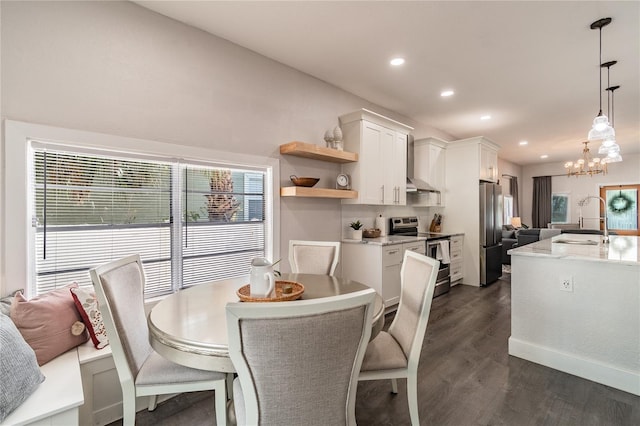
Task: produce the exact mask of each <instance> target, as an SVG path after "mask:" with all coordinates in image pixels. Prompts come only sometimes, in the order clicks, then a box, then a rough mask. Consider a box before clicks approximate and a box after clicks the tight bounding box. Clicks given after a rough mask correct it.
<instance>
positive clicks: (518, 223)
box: [511, 217, 522, 228]
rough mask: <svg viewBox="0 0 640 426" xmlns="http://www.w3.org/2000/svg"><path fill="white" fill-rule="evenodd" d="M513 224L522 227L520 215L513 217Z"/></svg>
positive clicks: (515, 226)
mask: <svg viewBox="0 0 640 426" xmlns="http://www.w3.org/2000/svg"><path fill="white" fill-rule="evenodd" d="M511 225H512V226H513V227H514V228H522V220H520V218H519V217H512V218H511Z"/></svg>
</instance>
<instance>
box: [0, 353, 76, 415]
mask: <svg viewBox="0 0 640 426" xmlns="http://www.w3.org/2000/svg"><path fill="white" fill-rule="evenodd" d="M40 370H41V371H42V373H43V374H44V375H45V377H46V379H45V381H44V382H42V383H41V384H40V386H38V389H36V391H35V392H34V393H33V394H31V396H29V398H27V400H26V401H24V402H23V403H22V405H20V406H19V407H18V408H16V409H15V410H14V411H13V412H12V413H11V414H9V415H8V416H7V417H6V418H5V419H4V421H3V422H2V423H0V426H6V425H12V426H19V425H32V426H36V425H37V426H40V425H42V426H44V425H65V426H72V425H78V424H80V423H79V408H80V406H81V405H82V404H83V402H84V394H83V391H82V378H81V373H80V363H79V362H78V351H77V350H76V349H72V350H70V351H67V352H65V353H64V354H62V355H60V356H58V357H56V358H54V359H53V360H51V361H49V362H48V363H46V364H44V365H43V366H41V367H40Z"/></svg>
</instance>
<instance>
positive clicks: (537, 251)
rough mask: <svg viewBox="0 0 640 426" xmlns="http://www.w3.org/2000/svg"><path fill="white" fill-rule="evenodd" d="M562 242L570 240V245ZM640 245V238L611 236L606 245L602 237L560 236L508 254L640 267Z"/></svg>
mask: <svg viewBox="0 0 640 426" xmlns="http://www.w3.org/2000/svg"><path fill="white" fill-rule="evenodd" d="M561 241H568V242H569V244H567V243H562V242H561ZM581 243H582V244H581ZM585 243H586V244H585ZM639 246H640V237H636V236H628V235H610V236H609V244H608V245H607V244H603V243H602V236H601V235H593V234H560V235H556V236H555V237H553V238H547V239H545V240H541V241H537V242H535V243H531V244H527V245H525V246H522V247H516V248H513V249H511V250H509V252H508V253H509V254H510V255H511V256H532V257H547V258H559V259H560V258H562V259H567V260H588V261H596V262H609V263H620V264H625V265H636V266H637V265H640V251H639V250H638V247H639Z"/></svg>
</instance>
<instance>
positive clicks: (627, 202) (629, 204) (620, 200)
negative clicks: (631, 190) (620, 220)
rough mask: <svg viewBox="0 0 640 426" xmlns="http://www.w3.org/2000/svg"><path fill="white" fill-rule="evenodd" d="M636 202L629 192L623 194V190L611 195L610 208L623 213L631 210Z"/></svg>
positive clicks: (614, 211)
mask: <svg viewBox="0 0 640 426" xmlns="http://www.w3.org/2000/svg"><path fill="white" fill-rule="evenodd" d="M635 203H636V202H635V201H634V199H633V198H631V197H630V196H629V195H627V194H623V193H622V191H620V192H619V193H618V195H615V196H613V197H611V199H610V200H609V210H610V211H611V212H612V213H614V214H622V213H626V212H628V211H629V210H631V209H632V208H633V206H634V204H635Z"/></svg>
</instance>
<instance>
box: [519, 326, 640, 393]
mask: <svg viewBox="0 0 640 426" xmlns="http://www.w3.org/2000/svg"><path fill="white" fill-rule="evenodd" d="M509 355H513V356H515V357H518V358H522V359H526V360H527V361H531V362H535V363H536V364H540V365H544V366H546V367H550V368H553V369H556V370H560V371H563V372H565V373H569V374H573V375H574V376H578V377H582V378H584V379H587V380H591V381H593V382H596V383H601V384H603V385H607V386H611V387H612V388H616V389H620V390H622V391H625V392H629V393H631V394H634V395H638V396H640V372H633V371H628V370H622V369H620V368H617V367H615V366H613V365H608V364H604V363H601V362H598V361H594V360H590V359H585V358H580V357H577V356H575V355H574V354H570V353H566V352H558V351H556V350H553V349H550V348H547V347H544V346H539V345H535V344H533V343H529V342H525V341H522V340H519V339H515V338H513V337H510V338H509Z"/></svg>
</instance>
